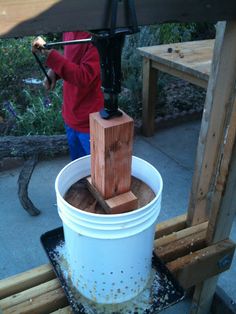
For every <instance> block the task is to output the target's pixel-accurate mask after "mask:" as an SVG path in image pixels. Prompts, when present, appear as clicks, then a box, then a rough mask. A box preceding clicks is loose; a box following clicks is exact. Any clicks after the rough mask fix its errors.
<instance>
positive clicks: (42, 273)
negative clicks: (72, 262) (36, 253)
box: [0, 264, 55, 299]
mask: <svg viewBox="0 0 236 314" xmlns="http://www.w3.org/2000/svg"><path fill="white" fill-rule="evenodd" d="M53 278H55V273H54V271H53V269H52V267H51V265H49V264H45V265H42V266H40V267H37V268H33V269H31V270H28V271H26V272H24V273H21V274H18V275H15V276H11V277H8V278H6V279H3V280H0V299H2V298H6V297H8V296H10V295H12V294H16V293H18V292H20V291H23V290H26V289H29V288H31V287H34V286H36V285H39V284H41V283H44V282H46V281H49V280H51V279H53Z"/></svg>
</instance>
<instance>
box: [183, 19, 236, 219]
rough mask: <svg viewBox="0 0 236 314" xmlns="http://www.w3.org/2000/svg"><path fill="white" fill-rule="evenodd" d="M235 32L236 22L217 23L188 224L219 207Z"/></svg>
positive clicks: (230, 126)
mask: <svg viewBox="0 0 236 314" xmlns="http://www.w3.org/2000/svg"><path fill="white" fill-rule="evenodd" d="M235 34H236V22H229V23H228V24H227V25H225V24H224V23H223V22H222V23H220V24H218V32H217V38H216V41H215V47H214V56H213V61H212V67H211V74H210V79H209V84H208V89H207V95H206V102H205V107H204V113H203V118H202V124H201V130H200V135H199V141H198V149H197V156H196V163H195V171H194V176H193V183H192V190H191V198H190V203H189V209H188V218H187V223H188V224H189V225H190V224H198V223H200V222H203V221H206V220H207V219H209V216H210V214H211V209H212V210H215V211H216V210H218V208H219V203H220V196H219V193H218V199H217V201H216V194H215V189H216V188H217V189H218V190H221V191H222V190H223V189H224V185H225V183H226V178H227V174H228V166H229V160H230V156H231V153H232V148H233V141H234V137H235V121H234V120H235V113H234V112H235V105H236V102H235V80H236V66H235V65H236V39H235V38H236V37H235ZM229 136H230V138H229ZM222 158H223V159H224V162H223V163H222ZM219 168H222V171H221V173H220V172H219ZM213 198H214V206H212V205H213V203H212V202H213Z"/></svg>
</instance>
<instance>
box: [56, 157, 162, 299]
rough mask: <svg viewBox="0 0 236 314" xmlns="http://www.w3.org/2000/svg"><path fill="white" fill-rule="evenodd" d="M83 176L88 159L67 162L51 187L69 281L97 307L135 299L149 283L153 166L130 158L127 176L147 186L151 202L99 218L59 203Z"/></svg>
mask: <svg viewBox="0 0 236 314" xmlns="http://www.w3.org/2000/svg"><path fill="white" fill-rule="evenodd" d="M88 175H90V156H86V157H83V158H80V159H77V160H75V161H73V162H71V163H69V164H68V165H67V166H66V167H65V168H63V169H62V170H61V172H60V173H59V174H58V176H57V179H56V183H55V189H56V196H57V205H58V212H59V215H60V217H61V219H62V221H63V229H64V235H65V244H66V249H67V252H68V263H69V267H70V274H71V279H72V282H73V285H74V286H75V287H76V289H77V290H78V291H79V292H80V293H81V294H83V295H84V296H85V297H87V298H88V299H91V300H94V301H95V302H97V303H120V302H124V301H127V300H130V299H131V298H133V297H135V296H136V295H137V294H139V293H140V292H141V291H142V290H143V289H144V287H145V285H146V283H147V281H148V279H149V275H150V272H151V259H152V250H153V239H154V233H155V225H156V221H157V218H158V215H159V212H160V206H161V194H162V179H161V176H160V174H159V172H158V171H157V170H156V169H155V168H154V167H153V166H152V165H150V164H149V163H147V162H146V161H144V160H142V159H140V158H137V157H133V158H132V175H133V176H134V177H136V178H138V179H140V180H142V181H143V182H144V183H146V184H147V185H148V186H149V187H150V188H151V189H152V190H153V192H154V193H155V198H154V199H153V200H152V201H151V202H150V203H149V204H147V205H146V206H144V207H142V208H139V209H137V210H135V211H132V212H128V213H124V214H118V215H98V214H92V213H88V212H85V211H82V210H79V209H77V208H75V207H73V206H71V205H70V204H68V203H67V202H66V201H65V200H64V198H63V196H64V195H65V193H66V191H67V190H68V189H69V188H70V187H71V185H73V184H74V183H75V182H77V181H78V180H80V179H82V178H84V177H85V176H88Z"/></svg>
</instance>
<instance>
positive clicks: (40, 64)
mask: <svg viewBox="0 0 236 314" xmlns="http://www.w3.org/2000/svg"><path fill="white" fill-rule="evenodd" d="M33 55H34V57H35V59H36V61H37V62H38V65H39V66H40V68H41V70H42V71H43V73H44V75H45V76H46V78H47V80H48V82H49V84H50V85H51V84H52V80H51V79H50V77H49V76H48V74H47V71H46V69H45V67H44V66H43V64H42V62H41V61H40V59H39V57H38V56H37V54H36V53H35V52H33Z"/></svg>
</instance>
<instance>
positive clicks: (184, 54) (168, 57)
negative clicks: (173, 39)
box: [138, 39, 215, 80]
mask: <svg viewBox="0 0 236 314" xmlns="http://www.w3.org/2000/svg"><path fill="white" fill-rule="evenodd" d="M214 42H215V40H213V39H210V40H199V41H191V42H182V43H174V44H167V45H157V46H149V47H141V48H138V50H139V52H140V54H141V55H142V56H143V57H146V58H148V59H150V60H152V61H153V64H154V67H156V68H158V64H161V65H165V66H166V67H169V68H174V69H177V70H179V71H182V72H183V73H188V74H190V75H192V76H194V77H198V78H201V79H203V80H208V79H209V74H210V67H211V60H212V56H213V46H214ZM170 50H171V52H168V51H170Z"/></svg>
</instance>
